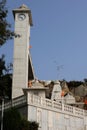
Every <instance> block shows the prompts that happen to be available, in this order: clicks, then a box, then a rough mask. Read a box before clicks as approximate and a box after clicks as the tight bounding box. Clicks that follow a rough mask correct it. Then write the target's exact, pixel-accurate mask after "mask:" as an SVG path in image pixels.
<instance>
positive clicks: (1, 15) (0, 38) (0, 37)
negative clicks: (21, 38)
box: [0, 0, 14, 46]
mask: <svg viewBox="0 0 87 130" xmlns="http://www.w3.org/2000/svg"><path fill="white" fill-rule="evenodd" d="M7 14H8V10H7V8H6V0H2V2H0V46H1V45H3V44H4V43H5V42H6V41H7V40H8V39H12V38H13V36H14V33H13V32H12V31H11V30H10V28H11V25H10V24H9V23H8V21H7V19H6V18H7Z"/></svg>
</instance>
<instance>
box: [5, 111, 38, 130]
mask: <svg viewBox="0 0 87 130" xmlns="http://www.w3.org/2000/svg"><path fill="white" fill-rule="evenodd" d="M3 130H38V123H37V122H35V121H33V122H30V121H27V120H26V119H24V118H23V117H22V116H21V115H20V113H19V111H18V110H17V109H16V108H11V109H9V110H8V111H6V112H5V114H4V125H3Z"/></svg>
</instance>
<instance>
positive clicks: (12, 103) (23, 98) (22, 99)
mask: <svg viewBox="0 0 87 130" xmlns="http://www.w3.org/2000/svg"><path fill="white" fill-rule="evenodd" d="M24 103H27V99H26V96H21V97H18V98H15V99H13V100H12V101H8V102H6V103H4V109H8V108H10V107H15V106H18V105H22V104H24ZM0 111H1V105H0Z"/></svg>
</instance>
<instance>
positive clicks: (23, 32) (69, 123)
mask: <svg viewBox="0 0 87 130" xmlns="http://www.w3.org/2000/svg"><path fill="white" fill-rule="evenodd" d="M13 15H14V19H15V33H17V35H19V37H15V38H14V63H13V85H12V102H8V103H6V104H5V109H7V108H9V107H11V106H13V107H14V106H15V107H16V108H17V109H18V110H19V111H20V113H21V114H22V116H25V117H26V119H27V120H29V121H37V122H38V123H39V130H87V111H85V110H83V109H80V108H77V107H73V106H70V105H67V104H65V103H64V102H60V101H57V99H58V97H59V98H61V95H60V92H61V88H60V85H59V82H56V85H55V88H54V89H53V95H52V100H51V99H47V98H46V95H45V94H46V93H45V92H46V91H47V90H48V88H47V87H44V86H43V85H42V84H41V83H40V82H39V81H38V80H37V79H35V75H34V70H33V66H32V60H31V56H30V52H29V43H30V41H29V39H30V26H32V25H33V23H32V15H31V11H30V9H29V8H28V7H27V6H25V5H22V6H21V7H19V8H18V9H14V10H13ZM57 85H58V86H59V89H57V87H58V86H57ZM55 93H56V95H55ZM57 93H58V95H57ZM54 99H55V100H56V101H55V100H54ZM61 99H62V98H61ZM61 101H62V100H61Z"/></svg>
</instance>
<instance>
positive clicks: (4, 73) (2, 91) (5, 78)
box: [0, 55, 12, 99]
mask: <svg viewBox="0 0 87 130" xmlns="http://www.w3.org/2000/svg"><path fill="white" fill-rule="evenodd" d="M11 69H12V66H11V65H9V66H7V67H6V65H5V60H4V55H2V57H1V58H0V97H5V96H7V97H9V99H11V88H12V78H11V74H9V70H11Z"/></svg>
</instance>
